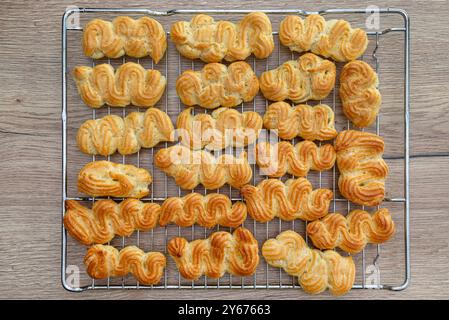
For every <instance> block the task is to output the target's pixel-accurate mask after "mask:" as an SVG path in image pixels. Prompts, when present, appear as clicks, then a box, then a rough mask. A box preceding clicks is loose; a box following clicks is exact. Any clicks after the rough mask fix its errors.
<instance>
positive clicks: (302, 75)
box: [259, 53, 337, 103]
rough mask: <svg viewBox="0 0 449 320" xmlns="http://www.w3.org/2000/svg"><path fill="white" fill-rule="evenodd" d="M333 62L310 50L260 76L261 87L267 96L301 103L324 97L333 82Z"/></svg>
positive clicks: (332, 85)
mask: <svg viewBox="0 0 449 320" xmlns="http://www.w3.org/2000/svg"><path fill="white" fill-rule="evenodd" d="M336 74H337V71H336V67H335V64H334V63H333V62H331V61H329V60H326V59H322V58H320V57H318V56H317V55H314V54H313V53H306V54H304V55H302V56H301V57H299V58H298V60H290V61H287V62H284V63H283V64H282V65H281V66H279V67H278V68H276V69H273V70H269V71H265V72H264V73H262V75H261V76H260V79H259V82H260V90H261V91H262V94H263V95H264V96H265V98H267V99H268V100H272V101H284V100H291V101H293V102H294V103H301V102H305V101H307V100H322V99H324V98H326V97H327V96H328V95H329V93H330V92H331V91H332V89H333V88H334V85H335V77H336Z"/></svg>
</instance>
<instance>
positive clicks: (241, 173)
mask: <svg viewBox="0 0 449 320" xmlns="http://www.w3.org/2000/svg"><path fill="white" fill-rule="evenodd" d="M154 164H155V165H156V167H158V168H159V169H160V170H162V171H163V172H165V173H166V174H167V175H169V176H171V177H173V178H174V179H175V182H176V184H177V185H178V186H180V187H181V188H183V189H194V188H195V187H196V186H198V185H199V184H202V185H203V186H204V187H205V188H206V189H218V188H220V187H222V186H223V185H224V184H226V183H228V184H229V185H231V186H232V187H234V188H237V189H239V188H240V187H242V186H243V185H245V184H247V183H248V182H249V181H250V180H251V177H252V169H251V166H250V165H249V163H248V159H247V153H246V152H241V153H240V155H239V156H238V157H235V156H233V155H231V154H222V155H220V156H219V157H218V158H215V156H214V155H212V154H211V153H210V152H208V151H205V150H197V151H192V150H190V148H188V147H185V146H182V145H175V146H172V147H169V148H165V149H161V150H159V151H158V152H157V153H156V155H155V157H154Z"/></svg>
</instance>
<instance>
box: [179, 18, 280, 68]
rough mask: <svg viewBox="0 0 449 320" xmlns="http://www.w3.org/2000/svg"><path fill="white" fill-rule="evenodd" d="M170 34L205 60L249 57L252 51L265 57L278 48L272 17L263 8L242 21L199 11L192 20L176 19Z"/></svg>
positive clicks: (182, 49) (183, 50) (185, 50)
mask: <svg viewBox="0 0 449 320" xmlns="http://www.w3.org/2000/svg"><path fill="white" fill-rule="evenodd" d="M170 36H171V39H172V41H173V42H174V43H175V44H176V48H177V49H178V51H179V52H180V53H181V54H182V55H183V56H184V57H187V58H189V59H197V58H200V59H201V60H203V61H205V62H220V61H221V60H222V59H225V60H226V61H235V60H245V59H246V58H247V57H249V56H250V55H251V53H253V54H254V55H255V56H256V57H257V58H259V59H265V58H266V57H268V56H269V55H270V54H271V52H272V51H273V49H274V42H273V35H272V30H271V21H270V19H269V18H268V16H267V15H266V14H265V13H262V12H253V13H250V14H248V15H246V16H245V17H244V18H243V19H242V20H241V21H240V22H239V23H238V24H234V23H232V22H229V21H218V22H216V21H215V20H214V19H213V18H212V17H210V16H208V15H205V14H199V15H197V16H195V17H193V18H192V20H191V21H190V22H188V21H178V22H176V23H174V24H173V25H172V28H171V31H170Z"/></svg>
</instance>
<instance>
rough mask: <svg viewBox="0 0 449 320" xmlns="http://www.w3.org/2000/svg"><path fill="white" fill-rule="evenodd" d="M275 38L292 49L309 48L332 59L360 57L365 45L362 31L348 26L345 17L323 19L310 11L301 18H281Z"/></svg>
mask: <svg viewBox="0 0 449 320" xmlns="http://www.w3.org/2000/svg"><path fill="white" fill-rule="evenodd" d="M279 40H280V41H281V43H282V44H283V45H284V46H287V47H289V48H290V50H292V51H297V52H304V51H311V52H313V53H315V54H319V55H321V56H323V57H326V58H332V59H333V60H335V61H339V62H346V61H351V60H355V59H357V58H359V57H360V56H362V55H363V54H364V53H365V51H366V48H367V46H368V36H367V34H366V32H365V31H364V30H362V29H359V28H352V27H351V24H350V23H349V22H348V21H346V20H342V19H340V20H336V19H332V20H327V21H326V20H325V19H324V18H323V17H322V16H320V15H318V14H311V15H309V16H307V17H306V18H305V19H304V20H303V19H302V18H301V17H299V16H295V15H290V16H287V17H285V18H284V19H283V20H282V21H281V24H280V26H279Z"/></svg>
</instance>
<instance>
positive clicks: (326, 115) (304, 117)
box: [263, 101, 337, 141]
mask: <svg viewBox="0 0 449 320" xmlns="http://www.w3.org/2000/svg"><path fill="white" fill-rule="evenodd" d="M263 125H264V128H266V129H270V130H273V129H276V130H278V135H279V137H280V138H281V139H285V140H292V139H294V138H295V137H301V138H303V139H306V140H311V141H313V140H319V141H325V140H331V139H333V138H335V137H336V136H337V130H335V127H334V112H333V111H332V109H331V108H330V107H329V106H328V105H325V104H319V105H316V106H309V105H306V104H300V105H296V106H291V105H289V104H288V103H286V102H284V101H279V102H275V103H272V104H271V105H269V106H268V108H267V112H266V113H265V115H264V117H263Z"/></svg>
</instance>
